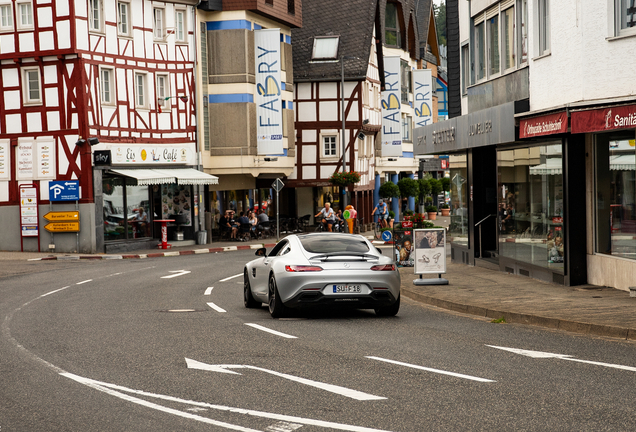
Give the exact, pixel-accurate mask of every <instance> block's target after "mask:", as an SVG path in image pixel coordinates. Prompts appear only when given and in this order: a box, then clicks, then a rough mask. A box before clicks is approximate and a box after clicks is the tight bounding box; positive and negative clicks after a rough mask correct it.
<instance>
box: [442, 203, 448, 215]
mask: <svg viewBox="0 0 636 432" xmlns="http://www.w3.org/2000/svg"><path fill="white" fill-rule="evenodd" d="M440 209H441V211H442V216H450V206H449V205H448V204H443V205H442V207H441V208H440Z"/></svg>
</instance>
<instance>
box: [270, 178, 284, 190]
mask: <svg viewBox="0 0 636 432" xmlns="http://www.w3.org/2000/svg"><path fill="white" fill-rule="evenodd" d="M284 186H285V183H283V181H282V180H281V179H279V178H277V179H276V181H275V182H274V183H272V187H273V188H274V190H275V191H276V192H280V191H281V190H282V189H283V187H284Z"/></svg>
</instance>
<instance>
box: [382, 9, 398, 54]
mask: <svg viewBox="0 0 636 432" xmlns="http://www.w3.org/2000/svg"><path fill="white" fill-rule="evenodd" d="M384 42H385V43H386V45H387V46H390V47H395V48H400V47H401V46H402V41H401V38H400V21H399V19H398V8H397V5H396V4H395V3H387V4H386V14H385V16H384Z"/></svg>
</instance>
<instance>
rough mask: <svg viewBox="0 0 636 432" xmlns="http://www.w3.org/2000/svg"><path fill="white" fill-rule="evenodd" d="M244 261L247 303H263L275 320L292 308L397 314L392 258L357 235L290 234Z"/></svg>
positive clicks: (397, 275) (397, 287)
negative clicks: (334, 307)
mask: <svg viewBox="0 0 636 432" xmlns="http://www.w3.org/2000/svg"><path fill="white" fill-rule="evenodd" d="M256 255H257V256H260V258H257V259H255V260H253V261H250V262H249V263H247V264H246V265H245V271H244V273H243V280H244V288H243V291H244V293H243V296H244V301H245V307H248V308H254V307H260V306H261V304H262V303H267V304H268V306H269V312H270V314H271V315H272V317H274V318H278V317H282V316H285V315H286V314H287V313H288V312H289V309H290V308H305V307H312V306H313V307H316V306H321V305H344V306H350V307H354V308H358V309H375V312H376V314H378V315H385V316H388V315H391V316H392V315H395V314H397V313H398V310H399V309H400V273H399V272H398V270H397V266H396V265H395V263H394V261H393V259H392V258H390V257H388V256H383V255H382V253H381V252H380V250H379V249H377V248H376V247H375V246H373V245H372V244H371V243H370V242H369V241H368V240H367V239H366V238H364V237H362V236H359V235H351V234H339V233H329V232H324V233H312V234H301V235H290V236H287V237H285V238H284V239H283V240H281V241H280V242H278V243H277V244H276V246H274V248H273V249H272V250H271V251H270V252H269V253H266V250H265V248H261V249H258V250H257V251H256Z"/></svg>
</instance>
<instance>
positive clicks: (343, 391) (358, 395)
mask: <svg viewBox="0 0 636 432" xmlns="http://www.w3.org/2000/svg"><path fill="white" fill-rule="evenodd" d="M185 360H186V363H187V364H188V368H189V369H201V370H207V371H212V372H221V371H220V370H219V369H252V370H257V371H261V372H265V373H268V374H272V375H275V376H277V377H280V378H285V379H288V380H290V381H295V382H298V383H301V384H305V385H308V386H311V387H316V388H319V389H321V390H326V391H328V392H331V393H336V394H339V395H342V396H346V397H349V398H351V399H355V400H360V401H366V400H381V399H386V398H385V397H382V396H375V395H372V394H368V393H363V392H359V391H357V390H351V389H348V388H345V387H340V386H337V385H333V384H325V383H321V382H318V381H312V380H309V379H306V378H300V377H297V376H293V375H287V374H284V373H280V372H276V371H273V370H269V369H263V368H259V367H257V366H250V365H208V364H205V363H201V362H197V361H195V360H191V359H188V358H186V359H185ZM224 372H225V373H227V371H224ZM234 373H236V372H234ZM239 375H240V374H239Z"/></svg>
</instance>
